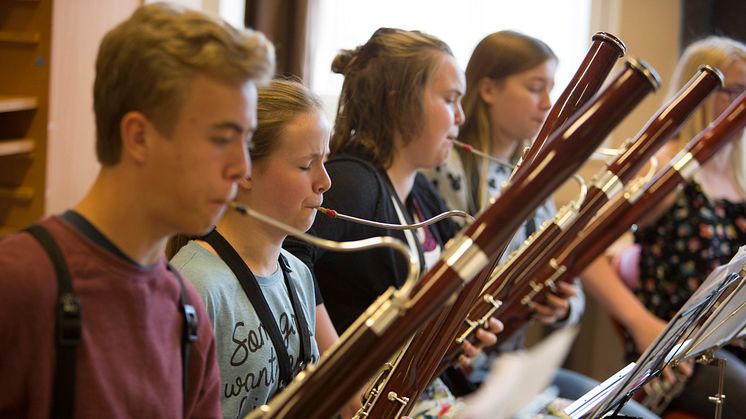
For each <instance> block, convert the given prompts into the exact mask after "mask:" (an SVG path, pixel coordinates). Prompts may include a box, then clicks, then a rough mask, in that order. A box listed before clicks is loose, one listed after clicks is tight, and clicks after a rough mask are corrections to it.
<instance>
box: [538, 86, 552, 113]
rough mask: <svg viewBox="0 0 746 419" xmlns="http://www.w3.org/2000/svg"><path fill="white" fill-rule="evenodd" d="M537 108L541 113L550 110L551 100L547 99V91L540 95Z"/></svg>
mask: <svg viewBox="0 0 746 419" xmlns="http://www.w3.org/2000/svg"><path fill="white" fill-rule="evenodd" d="M539 106H540V107H541V110H543V111H548V110H549V109H551V108H552V99H551V98H550V97H549V90H544V92H543V93H542V95H541V101H540V102H539Z"/></svg>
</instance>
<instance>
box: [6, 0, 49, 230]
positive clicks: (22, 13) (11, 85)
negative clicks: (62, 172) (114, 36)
mask: <svg viewBox="0 0 746 419" xmlns="http://www.w3.org/2000/svg"><path fill="white" fill-rule="evenodd" d="M51 20H52V0H38V1H29V0H2V1H0V236H3V235H5V234H8V233H9V232H12V231H15V230H18V229H19V228H22V227H24V226H26V225H28V224H31V223H32V222H34V221H36V220H37V219H39V218H40V217H41V216H42V215H43V213H44V195H45V193H44V192H45V187H46V157H47V153H46V150H47V121H48V106H49V73H50V67H49V58H50V38H51V26H52V23H51Z"/></svg>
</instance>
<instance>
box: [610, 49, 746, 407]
mask: <svg viewBox="0 0 746 419" xmlns="http://www.w3.org/2000/svg"><path fill="white" fill-rule="evenodd" d="M701 65H711V66H713V67H716V68H718V69H720V70H721V71H722V72H723V75H724V81H725V82H724V87H723V88H721V89H720V90H719V91H717V92H715V93H713V94H712V95H710V97H708V98H707V100H706V101H705V103H704V104H703V105H702V106H700V107H699V108H698V109H697V110H696V111H695V112H694V114H693V115H692V116H691V117H690V118H689V120H688V121H687V123H685V124H684V125H683V126H682V128H681V130H680V131H679V134H678V137H677V138H676V139H675V140H672V141H671V142H670V143H669V144H666V145H665V146H664V147H663V148H662V149H661V150H660V151H659V152H658V155H657V158H658V161H661V162H668V161H670V160H671V158H672V157H673V156H674V155H675V154H676V153H677V152H678V151H679V150H680V149H681V148H682V147H683V145H684V144H685V143H687V142H688V141H690V140H691V139H692V138H694V137H695V136H696V135H697V133H699V132H701V131H702V130H703V129H704V128H705V127H707V125H708V124H709V123H710V122H712V121H713V120H714V119H715V118H716V117H717V116H718V115H720V114H721V113H722V112H723V111H724V110H725V108H726V107H727V106H728V105H730V103H731V102H732V101H733V100H734V99H735V98H736V97H737V96H738V95H739V94H740V93H741V92H743V91H744V90H745V89H746V45H744V44H742V43H740V42H737V41H734V40H731V39H727V38H722V37H710V38H706V39H703V40H701V41H698V42H695V43H693V44H692V45H690V46H689V47H688V48H687V49H686V50H685V51H684V54H683V55H682V57H681V59H680V61H679V64H678V66H677V68H676V71H675V72H674V76H673V80H672V83H671V91H672V92H675V91H677V90H678V89H680V88H681V87H682V86H683V85H684V83H686V81H687V80H688V79H689V78H690V77H691V76H692V75H693V74H694V73H695V72H696V71H697V69H698V67H699V66H701ZM744 155H745V151H744V136H743V133H739V134H738V135H735V136H734V138H733V140H732V141H731V142H730V143H729V144H727V145H726V146H725V148H724V149H722V150H721V151H720V152H718V154H716V155H715V156H714V157H713V158H711V159H710V160H709V161H708V162H707V163H705V164H704V165H702V168H701V169H700V170H699V171H698V172H697V173H696V174H695V175H694V178H693V180H692V181H690V182H689V183H688V184H686V185H684V186H683V187H682V188H680V189H679V190H678V191H677V192H676V193H674V194H671V195H670V196H668V197H666V198H665V199H663V200H662V201H661V202H660V203H659V205H658V207H657V208H656V209H655V210H654V211H651V212H650V213H649V214H648V215H647V216H646V217H644V218H643V219H641V220H640V222H639V223H638V229H637V231H636V232H635V242H636V247H635V248H634V251H639V259H638V258H634V257H633V258H630V259H629V260H630V261H631V265H634V266H632V267H633V268H637V270H638V272H634V270H635V269H632V272H631V274H630V275H627V276H628V277H629V279H628V282H630V283H632V284H633V286H634V288H635V294H636V296H637V297H638V298H639V301H641V302H642V303H643V304H644V307H643V308H642V309H639V308H638V307H637V306H636V305H635V304H627V305H626V308H625V309H624V311H625V313H623V315H625V316H627V317H637V318H648V319H650V317H649V316H650V314H651V313H652V314H653V315H654V316H656V317H653V320H646V321H644V322H638V323H637V324H636V325H635V326H633V327H630V326H629V325H625V326H627V331H628V333H629V337H630V339H628V344H627V353H628V355H635V354H636V353H641V352H642V351H644V350H645V348H646V347H647V346H648V345H649V344H650V343H651V342H652V341H653V340H654V339H655V337H656V336H657V335H658V334H659V333H660V332H661V331H662V329H663V327H664V325H665V323H664V322H663V321H661V320H659V319H663V320H665V321H667V320H668V319H670V318H672V317H673V316H674V314H675V313H676V312H677V311H678V310H679V308H681V306H682V305H683V304H684V303H685V302H686V301H687V299H689V297H690V296H691V295H692V293H693V292H694V291H695V290H696V289H697V287H699V285H700V284H701V283H702V281H703V280H704V279H705V278H707V276H708V275H709V274H710V272H711V271H712V270H713V269H714V268H715V267H717V266H719V265H722V264H725V263H726V262H728V261H729V260H730V259H731V258H732V257H733V256H734V255H735V253H736V252H737V251H738V248H739V247H740V246H742V245H744V244H746V165H745V164H744V162H743V161H744V160H743V158H744ZM635 261H639V262H638V263H636V264H635ZM623 263H624V262H623ZM623 268H624V267H623ZM614 290H615V291H612V290H611V287H607V292H608V293H613V294H614V298H615V299H616V300H618V301H619V300H624V299H626V298H627V297H626V294H625V293H623V292H618V291H623V290H621V289H616V287H615V288H614ZM625 292H626V291H625ZM656 318H657V319H656ZM735 351H736V352H741V358H740V359H739V356H737V355H735V354H734V353H733V351H732V350H731V349H730V348H729V349H727V350H719V351H717V352H716V356H717V357H719V358H725V359H726V360H727V369H726V374H725V380H726V381H725V392H726V394H727V397H728V398H727V401H726V402H725V405H724V406H725V410H724V416H723V417H743V412H746V364H744V362H743V355H742V354H743V351H742V350H741V349H735ZM685 372H687V373H691V372H690V371H685ZM717 377H718V369H717V368H715V367H701V366H696V367H695V371H694V374H692V375H691V377H689V379H688V380H687V384H686V387H685V389H684V392H683V393H681V395H679V396H678V397H677V398H676V399H674V400H673V401H672V403H671V407H672V408H676V409H678V410H684V411H686V412H688V413H692V414H695V415H697V416H702V417H711V416H712V412H713V409H714V406H713V404H712V403H711V402H710V401H708V399H707V396H708V395H710V394H713V392H715V391H716V390H717V387H716V386H717V380H718V378H717Z"/></svg>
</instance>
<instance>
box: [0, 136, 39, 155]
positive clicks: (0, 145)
mask: <svg viewBox="0 0 746 419" xmlns="http://www.w3.org/2000/svg"><path fill="white" fill-rule="evenodd" d="M32 151H34V140H32V139H31V138H16V139H11V140H0V157H4V156H13V155H16V154H24V153H30V152H32Z"/></svg>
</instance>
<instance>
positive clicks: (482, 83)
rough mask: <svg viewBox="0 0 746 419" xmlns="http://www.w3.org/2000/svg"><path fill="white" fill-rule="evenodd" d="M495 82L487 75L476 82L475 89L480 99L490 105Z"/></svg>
mask: <svg viewBox="0 0 746 419" xmlns="http://www.w3.org/2000/svg"><path fill="white" fill-rule="evenodd" d="M497 88H498V86H497V83H495V81H494V80H492V79H491V78H489V77H482V78H481V79H479V82H477V91H478V92H479V97H480V98H481V99H482V101H483V102H484V103H486V104H488V105H492V104H493V103H494V101H495V94H496V93H497Z"/></svg>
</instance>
